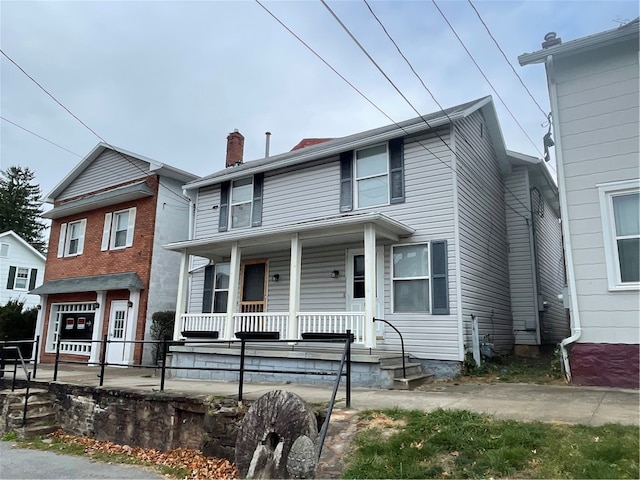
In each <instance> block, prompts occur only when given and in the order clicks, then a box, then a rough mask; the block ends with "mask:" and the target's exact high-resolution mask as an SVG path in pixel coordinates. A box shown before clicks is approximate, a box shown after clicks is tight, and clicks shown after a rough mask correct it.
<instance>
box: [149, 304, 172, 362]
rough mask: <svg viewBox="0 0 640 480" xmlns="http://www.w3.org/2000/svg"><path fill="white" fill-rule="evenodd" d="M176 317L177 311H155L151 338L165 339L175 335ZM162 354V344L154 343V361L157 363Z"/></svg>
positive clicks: (152, 319) (152, 318)
mask: <svg viewBox="0 0 640 480" xmlns="http://www.w3.org/2000/svg"><path fill="white" fill-rule="evenodd" d="M175 318H176V312H174V311H171V310H166V311H163V312H155V313H154V314H153V315H152V316H151V338H152V339H153V340H164V339H165V338H167V337H169V338H171V337H172V336H173V325H174V322H175ZM161 354H162V345H161V344H154V345H153V361H154V363H155V364H156V365H157V364H158V361H159V360H160V355H161Z"/></svg>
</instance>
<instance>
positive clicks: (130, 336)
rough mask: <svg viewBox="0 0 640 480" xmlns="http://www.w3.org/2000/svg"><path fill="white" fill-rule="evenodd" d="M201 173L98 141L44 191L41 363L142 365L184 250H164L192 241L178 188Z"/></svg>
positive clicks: (171, 302) (169, 305)
mask: <svg viewBox="0 0 640 480" xmlns="http://www.w3.org/2000/svg"><path fill="white" fill-rule="evenodd" d="M195 178H196V176H195V175H192V174H190V173H188V172H185V171H182V170H179V169H177V168H174V167H171V166H169V165H165V164H162V163H159V162H156V161H154V160H151V159H148V158H145V157H142V156H140V155H137V154H133V153H131V152H127V151H125V150H122V149H119V148H115V147H113V146H110V145H106V144H103V143H101V144H98V145H97V146H96V147H95V148H94V149H93V150H92V151H91V152H90V153H89V154H88V155H87V156H86V157H85V158H84V159H83V160H82V161H81V162H80V163H79V164H78V165H77V166H76V167H75V168H74V169H73V170H72V171H71V172H70V173H69V174H68V175H67V176H66V177H65V178H64V179H63V180H62V181H61V182H60V183H59V184H58V185H57V186H56V187H55V188H54V190H53V191H52V192H51V193H50V194H49V195H48V196H47V198H46V202H48V203H51V204H53V208H52V209H51V210H49V211H48V212H46V213H45V214H44V215H43V216H44V217H46V218H49V219H51V220H52V224H51V234H50V237H49V249H48V254H47V260H46V271H45V277H44V283H43V285H42V286H40V287H38V288H36V289H34V290H33V291H32V292H31V293H34V294H38V295H40V314H39V316H38V322H37V326H36V335H40V339H41V340H40V342H41V344H40V352H41V355H40V359H39V360H40V361H41V362H44V363H49V362H52V361H53V360H54V355H55V351H56V345H57V342H58V339H59V340H60V353H61V358H63V359H67V360H75V361H78V360H86V361H88V362H89V363H92V362H97V361H98V360H99V359H100V348H98V343H97V342H98V341H100V340H102V339H103V337H104V335H107V336H108V338H109V339H110V340H112V341H114V342H110V343H109V344H108V347H107V351H106V352H105V354H106V360H107V362H108V363H110V364H123V365H128V364H134V363H141V361H142V360H143V357H144V358H149V356H150V353H151V349H150V348H145V349H144V352H143V348H142V346H141V345H140V344H134V343H133V342H132V341H133V340H143V339H149V338H150V336H149V329H150V326H151V316H152V315H153V313H154V312H157V311H162V310H172V309H173V308H174V306H175V301H176V294H175V292H176V286H175V279H176V277H177V273H178V268H179V264H180V256H179V255H177V254H175V253H172V252H169V251H167V250H165V249H163V248H162V247H161V245H162V244H164V243H167V242H169V241H175V240H178V239H186V238H188V228H189V222H188V215H186V212H187V210H188V208H189V201H188V199H186V198H185V197H184V196H183V195H182V188H181V186H182V184H184V183H185V182H188V181H191V180H194V179H195Z"/></svg>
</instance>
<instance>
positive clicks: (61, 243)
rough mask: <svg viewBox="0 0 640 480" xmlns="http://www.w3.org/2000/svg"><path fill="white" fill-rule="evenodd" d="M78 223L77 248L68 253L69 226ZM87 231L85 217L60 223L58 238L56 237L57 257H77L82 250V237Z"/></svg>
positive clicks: (69, 242) (69, 240)
mask: <svg viewBox="0 0 640 480" xmlns="http://www.w3.org/2000/svg"><path fill="white" fill-rule="evenodd" d="M75 224H79V225H80V235H79V236H78V250H77V251H76V252H75V253H69V247H70V244H71V238H70V236H69V227H70V226H71V225H75ZM86 231H87V219H86V218H83V219H81V220H74V221H73V222H68V223H62V224H60V238H59V239H58V258H61V257H77V256H78V255H82V253H83V252H84V238H85V233H86Z"/></svg>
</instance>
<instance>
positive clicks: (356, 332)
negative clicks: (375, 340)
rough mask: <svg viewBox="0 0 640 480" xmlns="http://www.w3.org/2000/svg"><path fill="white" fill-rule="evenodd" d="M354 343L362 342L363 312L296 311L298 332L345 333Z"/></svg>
mask: <svg viewBox="0 0 640 480" xmlns="http://www.w3.org/2000/svg"><path fill="white" fill-rule="evenodd" d="M347 330H351V333H352V334H353V336H354V342H355V343H364V312H339V313H338V312H332V313H322V312H318V313H315V312H314V313H308V312H304V313H298V332H299V333H300V334H302V333H307V332H313V333H347Z"/></svg>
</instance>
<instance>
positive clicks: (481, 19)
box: [365, 0, 548, 119]
mask: <svg viewBox="0 0 640 480" xmlns="http://www.w3.org/2000/svg"><path fill="white" fill-rule="evenodd" d="M365 1H366V0H365ZM467 1H468V2H469V5H471V8H473V11H474V12H476V15H477V16H478V19H479V20H480V23H482V25H484V28H485V29H486V30H487V33H488V34H489V36H490V37H491V40H493V43H495V45H496V47H498V50H500V53H501V54H502V56H503V57H504V59H505V61H506V62H507V64H508V65H509V66H510V67H511V70H512V71H513V73H514V74H515V76H516V77H518V80H520V83H521V84H522V86H523V87H524V89H525V90H526V91H527V93H528V94H529V97H531V100H533V103H535V104H536V106H537V107H538V110H540V112H542V115H544V117H545V118H547V119H548V115H547V112H545V111H544V109H543V108H542V107H541V106H540V104H539V103H538V101H537V100H536V99H535V97H534V96H533V94H532V93H531V92H530V91H529V88H527V86H526V85H525V83H524V80H522V77H520V75H519V74H518V72H517V71H516V69H515V68H514V66H513V65H512V64H511V62H510V61H509V58H508V57H507V55H506V54H505V53H504V50H502V48H501V47H500V44H499V43H498V41H497V40H496V38H495V37H494V36H493V33H491V30H490V29H489V27H488V26H487V24H486V23H485V21H484V20H483V18H482V17H481V16H480V12H479V11H478V9H477V8H476V6H475V5H474V4H473V2H472V1H471V0H467Z"/></svg>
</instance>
